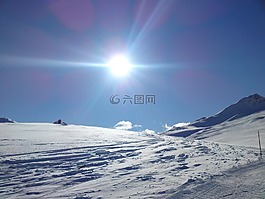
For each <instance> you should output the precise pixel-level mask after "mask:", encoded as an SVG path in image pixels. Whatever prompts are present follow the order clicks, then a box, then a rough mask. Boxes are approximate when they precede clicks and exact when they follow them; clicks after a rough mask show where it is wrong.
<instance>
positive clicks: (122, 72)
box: [108, 54, 132, 77]
mask: <svg viewBox="0 0 265 199" xmlns="http://www.w3.org/2000/svg"><path fill="white" fill-rule="evenodd" d="M108 67H109V68H110V70H111V72H112V74H113V75H115V76H118V77H124V76H127V75H128V74H129V72H130V70H131V68H132V65H131V64H130V62H129V60H128V58H127V57H126V56H125V55H121V54H119V55H115V56H113V57H112V58H111V59H110V60H109V62H108Z"/></svg>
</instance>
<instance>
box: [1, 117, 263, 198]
mask: <svg viewBox="0 0 265 199" xmlns="http://www.w3.org/2000/svg"><path fill="white" fill-rule="evenodd" d="M258 121H259V120H257V121H256V122H258ZM260 121H261V120H260ZM238 127H239V126H238ZM0 140H1V142H0V145H1V147H0V168H1V169H0V176H1V178H0V198H9V197H10V198H166V197H171V196H172V197H173V196H174V195H175V194H177V193H179V192H180V189H183V190H184V188H185V189H186V190H188V192H189V193H193V191H192V190H193V188H192V186H195V187H197V186H201V185H203V184H207V183H208V181H209V180H211V179H213V178H214V179H218V176H221V177H222V176H224V175H225V174H226V171H227V170H228V169H231V168H239V170H240V168H241V167H242V165H245V164H247V163H251V162H255V161H258V159H259V156H258V154H259V151H258V149H257V148H253V147H252V148H247V147H244V146H233V145H228V144H222V143H217V142H212V141H207V140H194V139H186V138H177V137H170V136H166V135H157V134H154V133H151V132H148V133H145V132H130V131H125V130H115V129H106V128H100V127H87V126H77V125H68V126H61V125H54V124H44V123H4V124H0ZM251 164H254V163H251ZM227 179H228V178H227ZM228 180H229V179H228ZM263 182H264V181H263ZM187 185H189V186H187ZM191 198H192V197H191Z"/></svg>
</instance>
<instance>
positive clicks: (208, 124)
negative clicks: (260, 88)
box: [165, 94, 265, 137]
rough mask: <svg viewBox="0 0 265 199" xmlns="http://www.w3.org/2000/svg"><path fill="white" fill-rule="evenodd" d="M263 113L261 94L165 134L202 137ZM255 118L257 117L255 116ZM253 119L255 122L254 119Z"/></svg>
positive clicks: (263, 99) (264, 108)
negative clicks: (210, 131) (216, 128)
mask: <svg viewBox="0 0 265 199" xmlns="http://www.w3.org/2000/svg"><path fill="white" fill-rule="evenodd" d="M262 111H265V97H263V96H261V95H259V94H254V95H250V96H248V97H244V98H242V99H241V100H239V101H238V102H236V103H235V104H232V105H230V106H228V107H227V108H225V109H224V110H222V111H220V112H219V113H217V114H215V115H213V116H210V117H203V118H200V119H198V120H196V121H194V122H191V123H189V124H188V125H185V126H181V127H176V125H175V126H173V127H172V128H171V129H169V130H168V131H167V132H165V134H167V135H172V136H178V137H188V136H191V135H193V137H195V135H196V134H198V133H199V134H200V135H202V134H203V132H207V131H209V130H212V129H213V128H214V127H215V126H217V125H221V124H223V123H228V122H230V123H231V122H233V121H236V120H239V119H242V118H244V117H247V116H250V115H253V114H256V113H259V112H262ZM256 116H257V115H256ZM253 117H255V116H254V115H253ZM257 117H259V118H262V117H263V114H262V115H261V116H260V115H258V116H257ZM251 119H252V120H254V118H252V117H251ZM201 137H202V136H201Z"/></svg>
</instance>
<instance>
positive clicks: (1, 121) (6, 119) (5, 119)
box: [0, 117, 15, 123]
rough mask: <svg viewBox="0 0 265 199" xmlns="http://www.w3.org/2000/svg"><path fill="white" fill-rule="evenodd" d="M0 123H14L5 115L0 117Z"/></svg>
mask: <svg viewBox="0 0 265 199" xmlns="http://www.w3.org/2000/svg"><path fill="white" fill-rule="evenodd" d="M0 123H15V121H13V120H11V119H9V118H7V117H0Z"/></svg>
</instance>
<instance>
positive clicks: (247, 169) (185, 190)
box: [168, 160, 265, 199]
mask: <svg viewBox="0 0 265 199" xmlns="http://www.w3.org/2000/svg"><path fill="white" fill-rule="evenodd" d="M264 182H265V161H264V160H263V161H259V162H255V163H250V164H248V165H246V166H241V167H239V168H233V169H230V170H229V171H228V172H225V173H224V174H223V175H221V176H218V177H216V178H212V179H210V180H209V181H208V182H206V183H204V182H199V183H201V184H199V183H197V184H195V185H198V186H193V187H192V186H190V184H189V183H186V184H184V185H183V186H182V187H180V188H179V191H177V193H175V194H174V195H172V196H170V197H168V199H174V198H183V199H187V198H198V199H204V198H212V199H214V198H216V199H219V198H227V199H234V198H265V183H264Z"/></svg>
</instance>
